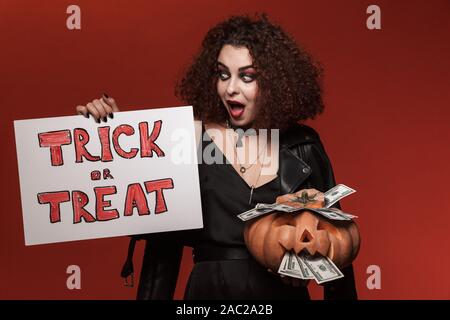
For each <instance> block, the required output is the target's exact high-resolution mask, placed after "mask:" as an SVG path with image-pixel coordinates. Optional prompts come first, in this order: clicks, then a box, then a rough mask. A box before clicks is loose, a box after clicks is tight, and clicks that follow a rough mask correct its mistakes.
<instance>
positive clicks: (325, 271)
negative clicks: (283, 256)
mask: <svg viewBox="0 0 450 320" xmlns="http://www.w3.org/2000/svg"><path fill="white" fill-rule="evenodd" d="M298 257H299V259H300V260H302V262H303V263H304V264H305V265H306V266H307V267H308V269H309V271H311V273H312V275H313V276H314V279H315V280H316V282H317V283H318V284H321V283H324V282H328V281H332V280H336V279H339V278H342V277H344V275H343V274H342V272H341V271H340V270H339V269H338V267H336V265H335V264H334V263H333V261H331V259H330V258H328V257H324V256H321V255H314V256H312V255H310V254H309V253H307V252H305V251H302V252H301V253H300V254H299V256H298Z"/></svg>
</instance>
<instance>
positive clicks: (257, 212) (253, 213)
mask: <svg viewBox="0 0 450 320" xmlns="http://www.w3.org/2000/svg"><path fill="white" fill-rule="evenodd" d="M272 211H273V209H271V208H266V209H256V208H253V209H250V210H248V211H245V212H242V213H240V214H238V218H239V219H241V220H242V221H248V220H250V219H254V218H256V217H259V216H262V215H264V214H266V213H269V212H272Z"/></svg>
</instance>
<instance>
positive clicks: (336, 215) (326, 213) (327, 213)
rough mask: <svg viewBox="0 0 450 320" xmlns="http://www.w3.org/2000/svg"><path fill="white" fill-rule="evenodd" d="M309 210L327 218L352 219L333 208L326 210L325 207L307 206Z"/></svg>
mask: <svg viewBox="0 0 450 320" xmlns="http://www.w3.org/2000/svg"><path fill="white" fill-rule="evenodd" d="M308 210H309V211H312V212H316V213H318V214H320V215H321V216H323V217H325V218H328V219H330V220H341V221H348V220H352V219H351V218H350V217H348V216H346V215H341V213H340V212H339V213H338V212H336V211H334V210H329V209H328V210H327V209H326V208H308Z"/></svg>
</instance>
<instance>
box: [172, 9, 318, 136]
mask: <svg viewBox="0 0 450 320" xmlns="http://www.w3.org/2000/svg"><path fill="white" fill-rule="evenodd" d="M227 44H228V45H232V46H235V47H245V48H247V49H248V50H249V52H250V55H251V57H252V59H253V65H254V66H255V69H256V70H257V74H258V75H257V83H258V88H259V95H258V97H257V103H258V104H259V106H260V111H259V113H258V115H257V118H256V119H255V122H254V124H253V127H254V128H257V129H259V128H267V129H269V128H276V129H280V130H286V129H287V128H289V127H290V126H292V125H293V124H295V123H296V122H298V121H301V120H306V119H312V118H314V117H315V116H316V115H317V114H319V113H321V112H322V111H323V109H324V106H323V101H322V89H321V75H322V69H321V67H320V66H319V65H318V64H317V63H316V62H315V61H314V60H313V59H312V57H311V56H310V55H309V54H308V53H307V52H306V51H305V50H304V49H303V48H301V47H299V46H298V45H297V44H296V42H295V40H294V39H293V38H292V37H291V36H289V35H288V34H287V33H286V32H284V31H283V30H282V29H281V27H280V26H278V25H275V24H273V23H272V22H270V21H269V20H268V18H267V16H266V15H262V16H259V15H256V17H255V18H251V17H249V16H233V17H231V18H229V19H227V20H225V21H223V22H221V23H219V24H217V25H216V26H215V27H213V28H212V29H210V30H209V31H208V33H207V34H206V36H205V38H204V39H203V42H202V46H201V49H200V52H199V53H198V54H197V56H196V57H195V58H194V61H193V63H192V64H191V65H190V67H189V68H188V69H187V71H186V72H185V74H184V76H183V77H182V78H181V79H180V80H179V81H178V83H177V85H176V89H175V93H176V95H177V96H178V97H180V98H181V99H183V100H184V101H185V102H186V103H188V104H190V105H193V107H194V115H195V117H196V118H198V119H199V120H202V121H204V122H216V123H223V122H225V120H226V119H227V117H228V114H227V112H226V109H225V107H224V106H223V104H222V101H221V99H220V97H219V96H218V94H217V89H216V84H217V81H218V72H217V58H218V56H219V53H220V50H221V49H222V47H223V46H224V45H227Z"/></svg>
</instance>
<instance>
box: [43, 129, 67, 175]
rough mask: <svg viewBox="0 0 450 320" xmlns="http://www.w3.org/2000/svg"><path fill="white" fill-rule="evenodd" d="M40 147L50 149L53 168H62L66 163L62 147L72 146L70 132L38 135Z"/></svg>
mask: <svg viewBox="0 0 450 320" xmlns="http://www.w3.org/2000/svg"><path fill="white" fill-rule="evenodd" d="M38 138H39V146H40V147H41V148H42V147H50V160H51V163H52V166H60V165H62V164H63V163H64V161H63V156H62V149H61V146H62V145H66V144H71V143H72V136H71V135H70V131H69V130H61V131H52V132H43V133H39V134H38Z"/></svg>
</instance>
